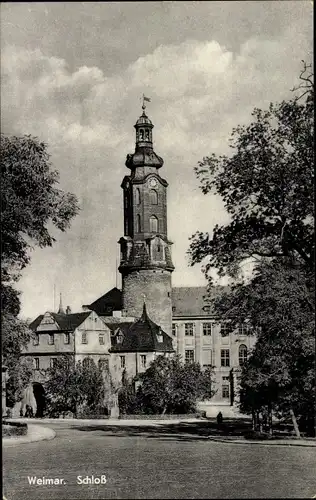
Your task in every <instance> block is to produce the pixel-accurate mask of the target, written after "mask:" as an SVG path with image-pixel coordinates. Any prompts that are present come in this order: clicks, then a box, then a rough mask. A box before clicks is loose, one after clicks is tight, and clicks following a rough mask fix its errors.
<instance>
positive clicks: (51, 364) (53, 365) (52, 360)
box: [50, 358, 57, 368]
mask: <svg viewBox="0 0 316 500" xmlns="http://www.w3.org/2000/svg"><path fill="white" fill-rule="evenodd" d="M56 365H57V358H50V367H51V368H55V367H56Z"/></svg>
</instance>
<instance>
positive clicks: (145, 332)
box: [104, 304, 174, 352]
mask: <svg viewBox="0 0 316 500" xmlns="http://www.w3.org/2000/svg"><path fill="white" fill-rule="evenodd" d="M104 321H105V323H106V320H105V319H104ZM107 326H108V327H109V328H110V330H111V331H112V333H113V334H112V335H111V344H112V347H111V349H110V351H111V352H146V351H147V352H173V351H174V349H173V346H172V338H171V337H169V335H167V334H166V333H165V332H164V331H163V330H162V329H161V328H160V326H158V325H157V324H156V323H154V322H153V321H152V320H151V319H150V318H149V316H148V314H147V310H146V305H145V304H144V308H143V314H142V316H141V318H139V320H137V321H135V322H133V323H109V324H108V325H107ZM118 329H119V331H120V332H121V333H122V334H123V340H122V343H117V333H118V332H117V330H118ZM158 336H161V337H162V342H158Z"/></svg>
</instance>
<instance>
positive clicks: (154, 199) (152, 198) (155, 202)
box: [149, 189, 158, 205]
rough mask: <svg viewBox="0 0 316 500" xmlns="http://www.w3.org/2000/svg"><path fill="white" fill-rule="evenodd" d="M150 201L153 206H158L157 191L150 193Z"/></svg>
mask: <svg viewBox="0 0 316 500" xmlns="http://www.w3.org/2000/svg"><path fill="white" fill-rule="evenodd" d="M149 199H150V203H151V204H152V205H158V193H157V191H156V190H155V189H151V190H150V191H149Z"/></svg>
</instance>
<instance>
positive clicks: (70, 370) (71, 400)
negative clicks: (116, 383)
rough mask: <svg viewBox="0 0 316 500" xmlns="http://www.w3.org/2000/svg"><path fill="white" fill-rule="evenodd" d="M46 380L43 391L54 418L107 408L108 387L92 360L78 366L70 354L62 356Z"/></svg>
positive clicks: (48, 373)
mask: <svg viewBox="0 0 316 500" xmlns="http://www.w3.org/2000/svg"><path fill="white" fill-rule="evenodd" d="M46 377H47V381H46V382H45V384H44V388H45V391H46V396H47V403H48V412H49V413H50V414H51V415H55V414H56V415H59V414H62V413H67V412H71V413H73V414H75V415H77V413H78V412H86V411H88V412H89V411H90V412H91V411H92V412H96V411H98V410H100V407H102V408H103V409H104V402H105V397H106V393H107V390H108V387H107V385H106V380H105V378H104V375H103V373H102V371H101V370H100V369H99V368H98V367H97V366H96V364H95V363H94V361H93V360H92V359H89V362H88V363H81V361H78V362H77V363H75V362H74V358H73V356H71V355H64V356H60V357H59V358H57V361H56V364H55V366H54V367H51V368H49V369H48V370H47V371H46Z"/></svg>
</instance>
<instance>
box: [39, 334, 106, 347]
mask: <svg viewBox="0 0 316 500" xmlns="http://www.w3.org/2000/svg"><path fill="white" fill-rule="evenodd" d="M39 337H40V336H39V334H38V333H37V334H35V337H34V338H33V345H39V343H40V342H39ZM69 343H70V335H69V333H64V344H69ZM81 343H82V344H87V343H88V336H87V333H86V332H83V333H82V334H81ZM54 344H55V334H54V333H49V334H48V345H54ZM99 344H100V345H104V344H105V338H104V333H99Z"/></svg>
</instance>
